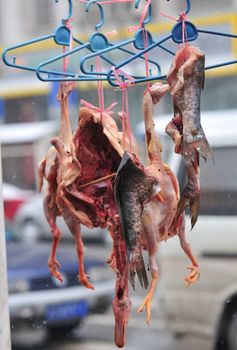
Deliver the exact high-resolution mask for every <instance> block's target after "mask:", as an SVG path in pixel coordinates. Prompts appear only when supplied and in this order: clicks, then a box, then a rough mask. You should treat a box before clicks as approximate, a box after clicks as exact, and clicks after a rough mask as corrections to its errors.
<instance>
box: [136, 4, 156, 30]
mask: <svg viewBox="0 0 237 350" xmlns="http://www.w3.org/2000/svg"><path fill="white" fill-rule="evenodd" d="M140 2H141V0H136V2H135V9H138V7H139V4H140ZM151 16H152V6H151V3H150V5H149V8H148V14H147V16H146V19H144V21H143V23H142V25H143V26H144V25H145V24H147V23H149V22H150V21H151Z"/></svg>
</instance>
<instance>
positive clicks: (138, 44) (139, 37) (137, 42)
mask: <svg viewBox="0 0 237 350" xmlns="http://www.w3.org/2000/svg"><path fill="white" fill-rule="evenodd" d="M139 3H140V0H136V3H135V8H138V6H139ZM151 14H152V7H151V4H150V5H149V8H148V15H147V18H146V19H144V21H143V23H142V28H140V29H139V30H138V31H137V32H136V33H135V35H134V37H133V38H131V39H128V40H124V41H121V42H119V43H118V44H115V45H112V46H110V47H107V48H105V49H103V50H100V51H98V52H95V53H92V54H89V55H87V56H85V57H84V58H83V59H82V60H81V63H80V69H81V71H82V72H83V73H84V74H101V73H100V72H95V71H93V72H91V71H89V70H87V69H86V68H85V66H84V65H85V63H86V61H88V60H90V59H92V58H95V57H96V56H101V55H103V54H105V53H107V52H112V51H114V50H122V51H124V52H128V50H127V49H125V48H124V46H126V45H129V44H133V45H134V47H135V48H136V49H138V50H143V49H144V40H143V37H144V35H146V36H147V41H148V45H150V44H151V43H152V42H153V39H152V35H151V33H150V32H149V31H148V30H146V29H145V25H146V24H147V23H149V22H150V20H151ZM168 51H169V50H168ZM135 56H136V54H134V53H133V56H132V57H135ZM132 57H131V58H132ZM139 58H140V59H142V60H145V58H144V57H143V55H139ZM148 61H149V63H151V64H152V65H154V66H155V68H156V70H157V74H160V72H161V69H160V65H159V64H158V63H157V62H155V61H153V60H148ZM113 66H114V65H113ZM107 74H108V72H106V76H107ZM136 78H138V77H136Z"/></svg>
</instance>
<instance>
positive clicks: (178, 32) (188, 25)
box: [107, 0, 237, 87]
mask: <svg viewBox="0 0 237 350" xmlns="http://www.w3.org/2000/svg"><path fill="white" fill-rule="evenodd" d="M190 8H191V4H190V0H187V6H186V11H185V12H183V13H181V14H180V15H179V20H178V23H177V24H175V25H174V27H173V28H172V30H171V33H170V34H169V35H167V36H165V37H164V38H162V39H160V40H158V41H156V42H154V43H152V44H151V45H150V46H148V47H147V48H145V49H144V50H142V51H140V52H139V53H137V54H136V55H135V56H133V57H131V58H128V59H127V60H125V61H123V62H121V63H120V64H118V65H116V66H115V67H114V69H115V70H117V69H121V68H122V67H124V66H126V65H127V64H129V63H131V62H133V61H135V60H136V59H138V58H139V57H140V55H144V54H145V53H147V52H149V51H151V50H152V49H154V48H155V47H158V46H159V47H160V48H161V49H163V50H164V49H165V51H166V52H168V53H170V54H171V55H173V56H175V52H174V51H172V50H169V51H168V50H167V49H166V48H165V47H164V45H163V44H164V43H166V42H168V41H169V40H172V41H173V42H174V43H176V44H181V43H182V42H183V23H185V39H186V40H187V42H191V41H194V40H196V39H197V38H198V36H199V33H202V34H207V35H213V36H223V37H229V38H234V39H236V38H237V35H235V34H230V33H223V32H216V31H211V30H204V29H198V28H197V27H196V26H195V25H194V24H193V23H192V22H190V21H186V19H185V17H186V15H187V14H188V12H189V11H190ZM235 63H237V60H231V61H227V62H221V63H218V64H212V65H209V66H206V67H205V70H209V69H214V68H218V67H223V66H227V65H231V64H235ZM107 77H108V82H109V83H110V84H111V85H112V86H116V87H117V86H118V85H117V83H116V82H115V81H114V74H113V69H111V70H110V71H109V72H108V75H107ZM166 77H167V76H166V75H152V76H149V77H146V78H139V79H134V84H138V83H143V82H146V81H153V80H157V79H159V80H162V79H166ZM124 79H126V77H124Z"/></svg>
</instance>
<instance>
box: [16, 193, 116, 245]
mask: <svg viewBox="0 0 237 350" xmlns="http://www.w3.org/2000/svg"><path fill="white" fill-rule="evenodd" d="M15 223H16V225H17V226H18V227H19V228H20V229H21V230H22V232H23V238H24V239H26V240H31V241H32V240H33V241H37V240H40V239H44V240H49V239H50V240H51V237H52V236H51V234H50V227H49V224H48V222H47V220H46V218H45V215H44V210H43V196H42V195H41V194H35V195H34V196H32V197H31V198H30V199H29V200H28V201H27V202H25V203H24V205H22V206H21V208H20V209H19V210H18V212H17V214H16V216H15ZM57 225H58V227H59V229H60V231H61V234H62V238H64V239H71V238H72V234H71V233H70V232H69V230H68V228H67V226H66V224H65V222H64V220H63V218H62V217H58V218H57ZM81 227H82V229H81V231H82V237H83V240H84V241H94V242H99V243H106V242H107V241H108V240H109V238H110V237H109V233H108V232H107V230H105V229H101V228H100V227H98V228H93V229H89V228H87V227H85V226H83V225H82V226H81Z"/></svg>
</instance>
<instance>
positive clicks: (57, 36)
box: [2, 0, 82, 72]
mask: <svg viewBox="0 0 237 350" xmlns="http://www.w3.org/2000/svg"><path fill="white" fill-rule="evenodd" d="M55 2H58V0H55ZM68 3H69V12H68V17H67V18H65V19H62V23H61V25H60V26H59V27H58V28H57V29H56V30H55V32H54V33H52V34H49V35H45V36H41V37H39V38H36V39H32V40H29V41H25V42H23V43H20V44H18V45H14V46H11V47H9V48H6V49H5V50H4V51H3V53H2V59H3V61H4V63H5V64H6V65H8V66H10V67H14V68H19V69H24V70H29V71H33V72H34V71H35V70H36V67H33V66H27V65H23V64H18V63H17V59H16V56H15V55H14V51H15V50H16V49H19V48H21V47H25V46H29V45H31V44H35V43H39V42H42V41H45V40H48V39H51V38H52V39H53V40H54V42H55V43H56V44H58V45H63V46H69V44H70V30H69V28H68V27H67V26H66V23H67V21H68V20H70V18H71V17H72V0H68ZM73 41H75V42H76V43H77V44H82V42H81V41H80V40H78V39H76V38H74V37H73ZM9 53H11V54H12V55H13V56H12V57H8V54H9Z"/></svg>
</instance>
